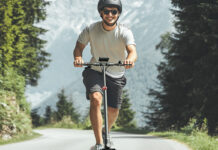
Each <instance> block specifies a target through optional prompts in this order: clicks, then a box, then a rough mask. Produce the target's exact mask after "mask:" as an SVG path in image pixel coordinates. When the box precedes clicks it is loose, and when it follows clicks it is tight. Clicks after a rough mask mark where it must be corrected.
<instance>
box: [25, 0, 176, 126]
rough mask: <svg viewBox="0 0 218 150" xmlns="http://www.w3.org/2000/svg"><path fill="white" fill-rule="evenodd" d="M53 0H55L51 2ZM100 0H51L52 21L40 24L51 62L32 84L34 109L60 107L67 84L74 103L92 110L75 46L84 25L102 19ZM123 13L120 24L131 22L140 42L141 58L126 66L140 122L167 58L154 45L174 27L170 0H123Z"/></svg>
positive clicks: (87, 55) (28, 93)
mask: <svg viewBox="0 0 218 150" xmlns="http://www.w3.org/2000/svg"><path fill="white" fill-rule="evenodd" d="M50 1H51V0H50ZM97 3H98V0H85V1H81V0H52V1H51V4H50V5H49V6H47V14H48V16H47V19H46V20H45V21H44V22H41V23H40V24H37V26H40V27H43V28H45V29H48V30H49V31H48V32H47V33H46V34H45V35H43V36H42V38H43V39H46V40H47V41H48V43H47V45H46V50H47V51H48V52H50V53H51V59H52V62H51V63H50V66H49V67H48V68H47V69H45V70H44V71H42V73H41V79H40V80H39V84H38V86H36V87H27V90H26V96H27V100H28V101H29V102H30V103H31V104H32V108H36V107H40V114H43V113H44V108H45V107H46V106H47V105H50V106H52V107H53V108H55V105H56V102H57V93H58V92H59V91H60V90H61V89H62V88H64V89H65V90H66V93H67V94H68V95H69V96H70V97H72V98H73V103H74V105H75V106H76V108H78V111H79V112H80V113H81V114H85V113H87V107H88V106H89V102H88V101H87V100H86V98H85V88H84V86H83V83H82V77H81V72H82V70H83V68H74V67H73V54H72V53H73V50H74V47H75V43H76V40H77V38H78V35H79V33H80V32H81V31H82V29H83V28H84V27H85V26H86V25H89V24H91V23H94V22H96V21H99V20H101V18H100V16H99V14H98V11H97ZM122 3H123V13H122V15H121V17H120V19H119V22H121V23H123V24H125V25H126V26H128V27H129V28H130V29H131V30H132V32H133V34H134V37H135V41H136V44H137V53H138V61H137V62H136V65H135V67H134V69H130V70H127V72H126V77H127V79H128V81H127V86H126V89H128V91H129V94H130V99H131V102H132V108H133V109H134V110H135V111H136V118H137V122H138V125H139V126H140V125H143V122H142V121H141V119H142V118H141V111H143V110H144V109H146V108H145V106H146V105H147V104H148V102H149V97H148V96H147V93H148V89H149V88H151V87H155V81H156V80H157V79H156V76H157V70H156V64H158V63H159V62H160V61H161V60H162V59H163V58H162V55H161V54H160V52H159V51H156V50H155V45H156V44H158V43H159V41H160V35H161V34H163V33H165V32H166V31H171V30H173V27H172V17H171V14H170V10H169V9H170V7H171V5H170V1H169V0H146V1H144V0H135V1H132V0H122ZM89 59H90V47H89V46H88V47H87V48H86V49H85V50H84V60H85V61H89Z"/></svg>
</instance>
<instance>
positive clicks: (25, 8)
mask: <svg viewBox="0 0 218 150" xmlns="http://www.w3.org/2000/svg"><path fill="white" fill-rule="evenodd" d="M47 4H48V2H45V1H44V0H2V1H0V50H1V51H0V67H1V74H2V75H3V76H4V74H5V71H6V70H8V68H13V69H14V70H15V71H16V72H18V73H19V75H22V76H24V77H25V80H26V84H30V85H36V84H37V80H38V79H39V77H40V75H39V73H40V71H42V69H44V68H45V67H47V66H48V62H49V61H50V60H49V59H48V56H49V53H47V52H46V51H44V50H43V47H44V44H45V43H46V41H44V40H42V39H40V38H39V36H40V35H41V34H44V33H45V32H46V30H45V29H42V28H39V27H36V25H35V24H36V23H38V22H40V21H43V20H45V17H46V13H45V6H46V5H47Z"/></svg>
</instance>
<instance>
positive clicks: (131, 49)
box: [124, 45, 137, 69]
mask: <svg viewBox="0 0 218 150" xmlns="http://www.w3.org/2000/svg"><path fill="white" fill-rule="evenodd" d="M126 50H127V53H128V55H127V58H126V60H125V61H124V64H132V65H127V66H125V68H126V69H130V68H132V67H134V65H135V64H134V63H135V61H136V60H137V52H136V46H135V45H128V46H126Z"/></svg>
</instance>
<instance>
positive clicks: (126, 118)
mask: <svg viewBox="0 0 218 150" xmlns="http://www.w3.org/2000/svg"><path fill="white" fill-rule="evenodd" d="M122 100H123V103H122V105H121V109H120V112H119V117H118V119H117V121H116V124H117V126H119V127H123V128H131V127H135V124H134V123H133V120H134V116H135V112H134V111H133V110H132V109H131V103H130V99H129V94H128V91H127V90H124V91H123V94H122Z"/></svg>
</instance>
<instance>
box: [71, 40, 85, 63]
mask: <svg viewBox="0 0 218 150" xmlns="http://www.w3.org/2000/svg"><path fill="white" fill-rule="evenodd" d="M85 47H86V46H85V45H84V44H82V43H80V42H77V43H76V46H75V49H74V51H73V55H74V67H82V65H78V64H83V63H84V61H83V59H82V53H83V50H84V48H85Z"/></svg>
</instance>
